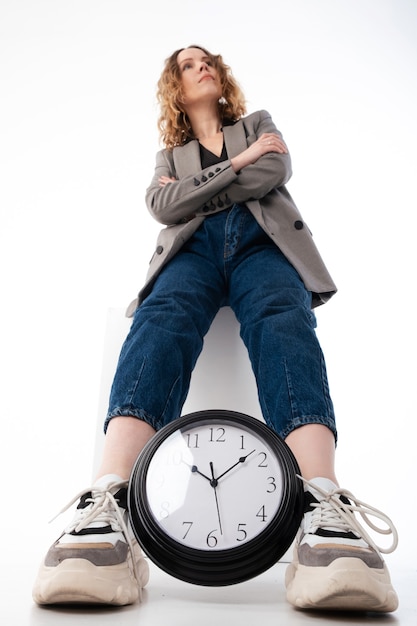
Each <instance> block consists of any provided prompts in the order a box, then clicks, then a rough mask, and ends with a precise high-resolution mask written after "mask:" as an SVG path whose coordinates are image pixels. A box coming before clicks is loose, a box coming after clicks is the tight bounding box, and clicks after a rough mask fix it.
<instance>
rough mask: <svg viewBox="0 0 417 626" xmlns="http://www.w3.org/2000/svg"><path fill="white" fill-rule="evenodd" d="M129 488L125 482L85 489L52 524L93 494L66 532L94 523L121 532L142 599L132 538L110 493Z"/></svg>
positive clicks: (60, 512)
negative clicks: (82, 499) (74, 505)
mask: <svg viewBox="0 0 417 626" xmlns="http://www.w3.org/2000/svg"><path fill="white" fill-rule="evenodd" d="M127 486H128V482H127V481H125V480H124V481H121V482H115V483H112V484H110V485H108V487H107V489H106V490H102V489H97V487H90V488H88V489H83V490H82V491H80V492H79V493H78V494H77V495H76V496H74V498H72V500H70V502H68V504H66V505H65V506H64V508H63V509H61V511H59V513H57V514H56V515H55V516H54V517H53V518H52V519H51V522H53V521H54V520H55V519H56V518H57V517H59V515H61V514H62V513H65V511H67V510H68V509H69V508H70V507H71V506H72V505H73V504H74V503H75V502H77V500H79V499H80V498H81V497H82V496H84V495H85V494H86V493H89V492H91V494H92V496H91V498H87V500H86V502H88V506H87V507H85V508H83V509H78V511H77V517H76V518H74V520H73V522H72V523H71V524H70V525H69V526H68V527H67V529H66V532H71V531H75V532H80V530H83V528H86V527H87V526H88V525H89V524H91V523H92V522H100V523H103V524H107V525H109V526H111V527H112V529H113V530H114V531H115V532H118V531H119V532H121V533H122V534H123V536H124V538H125V539H126V543H127V545H128V547H129V550H130V554H131V557H132V563H133V573H134V576H135V579H136V581H137V583H138V588H139V595H140V599H141V598H142V586H141V584H140V574H139V567H138V565H137V563H136V559H135V553H134V550H133V542H132V540H131V538H130V533H129V530H128V528H127V525H126V522H125V520H124V518H123V515H122V513H121V512H120V507H119V505H118V503H117V500H116V499H115V497H114V496H113V494H112V493H111V492H110V489H112V490H113V491H114V492H115V493H117V491H118V490H119V489H122V488H127Z"/></svg>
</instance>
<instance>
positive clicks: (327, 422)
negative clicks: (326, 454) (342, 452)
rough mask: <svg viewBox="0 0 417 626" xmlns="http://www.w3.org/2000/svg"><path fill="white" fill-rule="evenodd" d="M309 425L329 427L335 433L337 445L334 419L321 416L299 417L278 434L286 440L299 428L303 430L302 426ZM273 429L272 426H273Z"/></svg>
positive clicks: (335, 439) (335, 438) (335, 437)
mask: <svg viewBox="0 0 417 626" xmlns="http://www.w3.org/2000/svg"><path fill="white" fill-rule="evenodd" d="M309 424H320V425H321V426H327V428H328V429H329V430H330V431H331V432H332V433H333V436H334V441H335V445H336V444H337V429H336V424H335V420H334V419H333V418H331V417H330V418H326V417H322V416H320V415H307V416H305V417H298V418H296V419H293V420H292V421H291V422H290V423H289V424H288V426H287V428H285V430H284V431H283V432H282V433H278V435H279V436H280V437H281V438H282V439H286V438H287V437H288V435H290V434H291V433H292V432H294V430H297V428H301V426H308V425H309ZM271 427H272V425H271Z"/></svg>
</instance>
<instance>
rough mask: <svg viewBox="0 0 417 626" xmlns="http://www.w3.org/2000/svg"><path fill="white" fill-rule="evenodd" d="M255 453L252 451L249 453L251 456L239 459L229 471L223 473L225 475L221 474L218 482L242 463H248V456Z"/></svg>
mask: <svg viewBox="0 0 417 626" xmlns="http://www.w3.org/2000/svg"><path fill="white" fill-rule="evenodd" d="M254 452H255V450H252V451H251V452H249V454H247V455H246V456H241V457H239V460H238V461H237V462H236V463H234V464H233V465H232V466H231V467H229V469H227V470H226V471H225V472H223V474H220V476H217V480H218V481H219V480H220V478H223V476H225V475H226V474H228V473H229V472H230V471H231V470H232V469H233V468H235V467H237V466H238V465H240V464H241V463H244V462H245V461H246V459H247V458H248V456H250V455H251V454H253V453H254Z"/></svg>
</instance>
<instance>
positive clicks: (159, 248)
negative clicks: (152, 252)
mask: <svg viewBox="0 0 417 626" xmlns="http://www.w3.org/2000/svg"><path fill="white" fill-rule="evenodd" d="M163 251H164V248H163V246H158V247H157V249H156V254H162V253H163Z"/></svg>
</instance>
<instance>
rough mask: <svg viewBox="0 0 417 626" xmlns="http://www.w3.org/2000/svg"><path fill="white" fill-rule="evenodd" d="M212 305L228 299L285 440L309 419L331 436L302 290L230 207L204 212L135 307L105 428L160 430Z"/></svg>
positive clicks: (247, 219) (182, 395)
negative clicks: (124, 421)
mask: <svg viewBox="0 0 417 626" xmlns="http://www.w3.org/2000/svg"><path fill="white" fill-rule="evenodd" d="M221 306H230V307H231V308H232V310H233V311H234V313H235V315H236V317H237V320H238V321H239V323H240V329H241V330H240V334H241V337H242V339H243V341H244V343H245V345H246V347H247V349H248V352H249V357H250V360H251V364H252V368H253V371H254V374H255V378H256V382H257V387H258V394H259V402H260V406H261V410H262V414H263V417H264V419H265V422H266V423H267V424H268V425H269V426H270V427H272V428H273V429H274V430H275V432H277V433H278V434H279V435H280V436H281V437H283V438H284V439H285V437H287V435H288V434H289V433H290V432H291V431H292V430H294V429H295V428H297V427H299V426H303V425H305V424H311V423H315V424H324V425H325V426H327V427H328V428H330V429H331V430H332V431H333V433H334V435H335V437H336V426H335V418H334V411H333V404H332V401H331V398H330V394H329V387H328V382H327V374H326V366H325V362H324V358H323V354H322V351H321V348H320V345H319V342H318V340H317V337H316V333H315V326H316V322H315V316H314V313H313V312H312V310H311V293H310V292H309V291H307V290H306V288H305V286H304V284H303V282H302V280H301V279H300V277H299V275H298V273H297V271H296V270H295V269H294V268H293V266H292V265H291V264H290V263H289V262H288V260H287V259H286V258H285V256H284V255H283V254H282V253H281V251H280V250H279V249H278V248H277V246H276V245H275V244H274V243H273V242H272V240H271V239H270V238H269V237H268V236H267V235H266V234H265V233H264V231H263V230H262V229H261V227H260V226H259V225H258V223H257V222H256V220H255V219H254V217H253V216H252V214H251V213H250V212H249V210H248V209H247V208H246V207H245V206H239V205H234V206H233V207H232V208H231V209H228V210H226V211H223V212H220V213H217V214H214V215H211V216H209V217H207V218H206V219H205V221H204V222H203V224H202V225H201V226H200V228H199V229H198V230H197V231H196V233H194V235H193V236H192V238H191V239H190V240H189V241H188V242H186V244H185V245H184V246H183V247H182V248H181V250H180V251H179V252H178V253H177V254H176V256H175V257H174V258H173V259H172V260H171V261H170V262H169V263H168V264H167V265H166V266H165V267H164V268H163V270H162V272H161V273H160V274H159V276H158V278H157V279H156V282H155V284H154V286H153V289H152V291H151V293H150V294H149V295H148V296H147V298H146V299H145V300H144V301H143V302H142V304H141V305H140V306H139V307H138V309H137V310H136V313H135V316H134V318H133V322H132V326H131V329H130V332H129V334H128V336H127V338H126V340H125V342H124V345H123V347H122V350H121V353H120V358H119V363H118V366H117V370H116V374H115V377H114V381H113V385H112V389H111V394H110V403H109V411H108V415H107V418H106V421H105V427H104V428H105V430H106V429H107V426H108V423H109V420H110V419H111V418H112V417H115V416H122V415H126V416H133V417H137V418H139V419H142V420H145V421H146V422H148V423H149V424H150V425H151V426H152V427H153V428H155V429H156V430H159V429H160V428H161V427H162V426H164V425H165V424H168V423H169V422H171V421H172V420H173V419H175V418H177V417H178V416H179V415H180V414H181V409H182V406H183V404H184V402H185V400H186V397H187V393H188V389H189V385H190V379H191V373H192V371H193V368H194V366H195V364H196V361H197V358H198V356H199V354H200V352H201V349H202V347H203V339H204V336H205V334H206V333H207V331H208V330H209V328H210V325H211V323H212V321H213V319H214V317H215V315H216V313H217V311H218V310H219V308H220V307H221ZM208 384H209V382H208Z"/></svg>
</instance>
